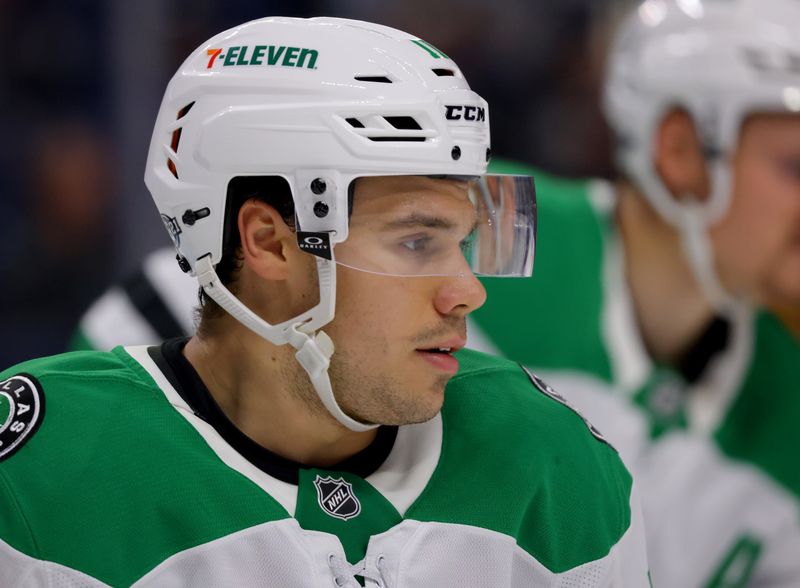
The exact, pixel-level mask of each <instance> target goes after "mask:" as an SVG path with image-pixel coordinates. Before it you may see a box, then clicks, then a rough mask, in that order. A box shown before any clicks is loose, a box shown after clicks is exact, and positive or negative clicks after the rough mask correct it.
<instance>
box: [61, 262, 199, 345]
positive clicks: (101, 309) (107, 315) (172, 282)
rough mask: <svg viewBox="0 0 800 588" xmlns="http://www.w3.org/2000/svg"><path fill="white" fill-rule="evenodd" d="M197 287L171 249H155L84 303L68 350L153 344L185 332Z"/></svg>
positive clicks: (188, 329) (190, 323)
mask: <svg viewBox="0 0 800 588" xmlns="http://www.w3.org/2000/svg"><path fill="white" fill-rule="evenodd" d="M198 288H199V286H198V284H197V280H196V279H195V278H193V277H191V276H189V275H187V274H184V273H183V272H182V271H181V270H180V268H179V267H178V263H177V261H176V260H175V249H174V248H172V247H165V248H163V249H158V250H157V251H154V252H152V253H150V254H149V255H148V256H147V257H145V259H144V261H143V262H142V264H141V266H139V268H138V269H137V270H136V271H135V272H134V273H133V274H131V275H130V276H128V277H127V278H126V279H125V280H123V281H121V282H120V283H119V284H115V285H114V286H112V287H111V288H109V289H108V290H107V291H106V292H105V293H103V295H102V296H101V297H100V298H98V299H97V300H96V301H95V302H94V303H93V304H92V305H91V306H90V307H89V309H88V310H87V311H86V312H85V313H84V315H83V316H82V317H81V320H80V323H79V324H78V330H77V331H76V333H75V334H74V336H73V338H72V341H71V343H70V349H71V350H73V351H79V350H89V349H97V350H100V351H109V350H111V349H113V348H114V347H116V346H117V345H155V344H156V343H159V342H161V341H164V340H165V339H171V338H172V337H180V336H182V335H190V334H192V333H193V332H194V321H193V319H192V308H193V307H194V306H196V305H197V292H198Z"/></svg>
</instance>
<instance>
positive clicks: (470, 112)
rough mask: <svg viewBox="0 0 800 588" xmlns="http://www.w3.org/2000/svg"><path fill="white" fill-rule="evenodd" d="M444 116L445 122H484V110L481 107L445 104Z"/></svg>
mask: <svg viewBox="0 0 800 588" xmlns="http://www.w3.org/2000/svg"><path fill="white" fill-rule="evenodd" d="M444 116H445V118H446V119H447V120H469V121H474V122H484V121H485V120H486V109H485V108H484V107H483V106H469V105H460V104H455V105H451V104H446V105H445V113H444Z"/></svg>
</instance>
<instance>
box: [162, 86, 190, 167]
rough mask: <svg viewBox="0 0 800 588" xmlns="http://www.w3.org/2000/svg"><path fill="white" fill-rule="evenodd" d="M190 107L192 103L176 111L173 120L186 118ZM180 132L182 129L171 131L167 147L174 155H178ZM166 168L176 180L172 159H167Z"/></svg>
mask: <svg viewBox="0 0 800 588" xmlns="http://www.w3.org/2000/svg"><path fill="white" fill-rule="evenodd" d="M192 106H194V102H190V103H189V104H187V105H186V106H184V107H183V108H181V109H180V110H179V111H178V116H177V117H175V120H180V119H182V118H183V117H184V116H186V115H187V114H188V112H189V111H190V110H191V109H192ZM182 130H183V127H178V128H177V129H175V130H174V131H172V141H171V142H170V145H169V146H170V149H172V152H173V153H175V154H177V153H178V145H179V144H180V142H181V131H182ZM167 168H169V171H170V172H171V173H172V175H173V176H175V178H176V179H178V168H177V167H176V166H175V162H174V161H172V159H170V158H167Z"/></svg>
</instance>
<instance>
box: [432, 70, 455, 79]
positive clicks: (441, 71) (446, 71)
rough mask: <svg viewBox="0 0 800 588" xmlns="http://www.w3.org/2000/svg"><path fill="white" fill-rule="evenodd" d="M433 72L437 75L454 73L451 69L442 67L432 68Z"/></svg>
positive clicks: (447, 75) (453, 74)
mask: <svg viewBox="0 0 800 588" xmlns="http://www.w3.org/2000/svg"><path fill="white" fill-rule="evenodd" d="M433 73H435V74H436V75H437V76H439V77H452V76H455V75H456V72H454V71H453V70H452V69H444V68H434V69H433Z"/></svg>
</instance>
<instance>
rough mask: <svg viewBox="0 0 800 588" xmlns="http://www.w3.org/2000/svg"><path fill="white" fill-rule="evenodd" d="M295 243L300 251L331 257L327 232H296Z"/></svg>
mask: <svg viewBox="0 0 800 588" xmlns="http://www.w3.org/2000/svg"><path fill="white" fill-rule="evenodd" d="M297 244H298V246H299V247H300V250H301V251H305V252H306V253H310V254H312V255H316V256H317V257H322V258H323V259H330V258H331V241H330V238H329V237H328V233H311V232H303V231H298V232H297Z"/></svg>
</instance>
